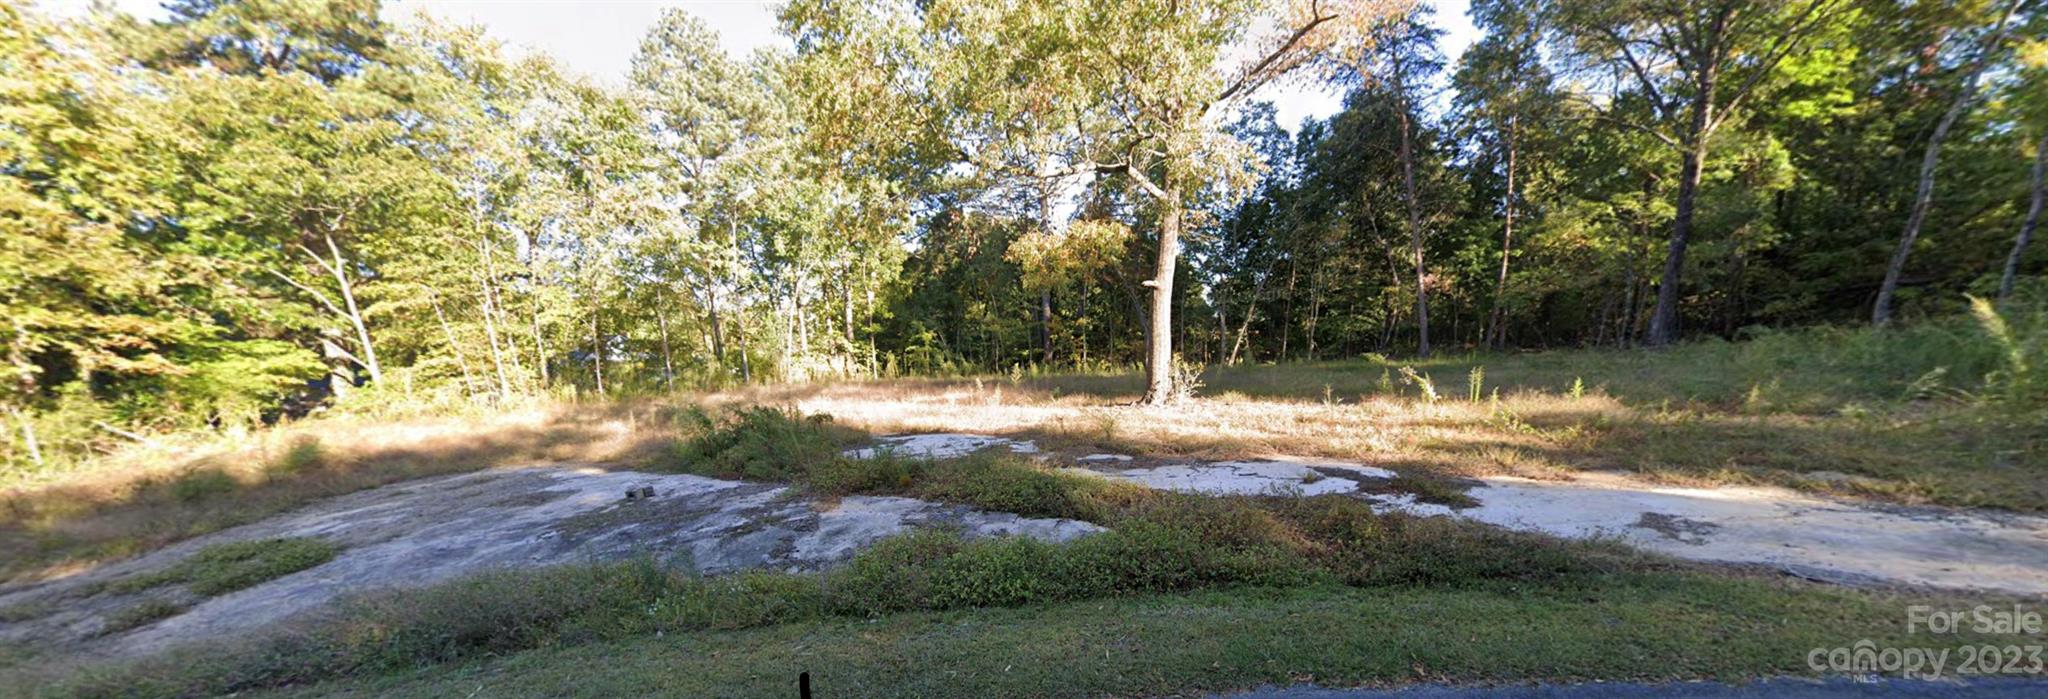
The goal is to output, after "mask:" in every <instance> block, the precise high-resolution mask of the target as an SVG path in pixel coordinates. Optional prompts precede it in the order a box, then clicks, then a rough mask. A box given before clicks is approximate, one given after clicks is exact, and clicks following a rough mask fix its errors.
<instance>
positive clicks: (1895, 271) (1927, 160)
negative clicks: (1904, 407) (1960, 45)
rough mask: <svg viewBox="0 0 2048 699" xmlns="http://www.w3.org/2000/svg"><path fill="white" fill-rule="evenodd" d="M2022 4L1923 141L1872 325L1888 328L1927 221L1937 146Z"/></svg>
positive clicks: (1975, 54)
mask: <svg viewBox="0 0 2048 699" xmlns="http://www.w3.org/2000/svg"><path fill="white" fill-rule="evenodd" d="M2026 2H2027V0H2012V2H2011V3H2010V4H2007V5H2006V6H2005V10H2004V11H2003V12H2002V13H2000V14H1999V15H1998V19H1997V20H1996V21H1995V22H1993V23H1992V24H1991V27H1990V29H1989V30H1987V31H1986V32H1985V33H1984V35H1983V39H1982V40H1981V41H1979V42H1978V43H1977V45H1976V46H1975V47H1974V50H1973V51H1972V56H1971V58H1970V60H1969V62H1968V63H1967V64H1966V65H1965V66H1964V67H1963V69H1962V74H1961V78H1960V83H1959V84H1958V85H1957V87H1956V94H1955V99H1954V101H1952V102H1950V104H1949V108H1948V111H1946V112H1943V113H1942V115H1941V121H1939V122H1937V123H1936V124H1935V125H1934V132H1933V133H1931V134H1929V135H1928V137H1927V148H1926V150H1925V151H1923V152H1922V154H1921V156H1920V179H1919V183H1918V185H1917V186H1916V188H1915V190H1914V193H1913V208H1912V211H1911V213H1908V214H1907V215H1906V228H1905V231H1904V232H1902V233H1900V234H1899V246H1898V249H1897V250H1895V251H1893V252H1892V259H1891V264H1889V265H1887V266H1886V267H1885V270H1884V283H1883V284H1881V285H1879V286H1878V288H1877V301H1876V303H1873V304H1871V308H1870V322H1871V324H1872V325H1876V326H1878V327H1884V326H1886V325H1889V324H1891V321H1892V295H1893V294H1894V293H1896V292H1897V291H1898V288H1899V276H1900V275H1902V274H1904V273H1905V271H1906V258H1907V256H1909V255H1911V254H1912V253H1913V244H1914V242H1916V241H1918V240H1919V239H1920V225H1921V224H1922V223H1925V222H1926V221H1927V209H1928V207H1930V206H1932V205H1933V203H1934V171H1935V168H1937V167H1939V166H1940V164H1941V146H1942V144H1943V142H1945V141H1947V140H1948V134H1949V131H1950V130H1951V129H1953V128H1955V125H1956V120H1957V119H1959V118H1961V117H1962V116H1963V113H1964V112H1966V111H1968V110H1969V109H1970V105H1971V104H1973V103H1975V102H1976V101H1977V84H1978V82H1979V80H1980V79H1981V78H1982V77H1983V75H1984V70H1985V69H1986V68H1988V67H1989V66H1990V65H1991V63H1992V60H1993V59H1994V58H1995V57H1996V56H1997V55H1998V54H1999V53H2000V51H2001V50H2002V49H2003V46H2004V43H2005V36H2006V31H2007V28H2008V27H2009V26H2010V23H2011V22H2012V18H2013V15H2014V13H2017V12H2019V10H2020V8H2021V7H2023V6H2025V5H2026Z"/></svg>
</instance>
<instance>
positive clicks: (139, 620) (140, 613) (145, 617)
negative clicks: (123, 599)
mask: <svg viewBox="0 0 2048 699" xmlns="http://www.w3.org/2000/svg"><path fill="white" fill-rule="evenodd" d="M185 609H186V607H185V605H182V604H178V603H177V602H172V601H170V600H167V599H160V598H156V597H151V598H148V599H144V600H142V601H140V602H136V603H135V604H132V605H129V606H128V607H127V608H125V609H122V610H121V611H118V612H115V613H113V614H111V615H109V616H108V617H107V624H106V626H103V627H101V628H100V633H102V634H113V633H120V632H122V631H127V630H130V629H135V628H140V627H143V626H148V625H150V624H153V623H156V622H158V621H162V620H164V619H169V618H171V617H174V616H177V615H179V614H183V613H185Z"/></svg>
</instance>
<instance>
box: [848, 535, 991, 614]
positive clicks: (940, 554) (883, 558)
mask: <svg viewBox="0 0 2048 699" xmlns="http://www.w3.org/2000/svg"><path fill="white" fill-rule="evenodd" d="M961 544H962V542H961V540H960V537H959V535H958V534H954V533H951V532H942V531H929V530H927V531H917V532H912V533H909V534H904V535H902V536H896V537H891V538H889V539H884V540H882V541H880V542H877V543H876V544H875V545H874V547H873V548H870V549H868V550H867V551H866V552H863V553H861V554H860V555H858V556H855V557H854V558H853V560H851V561H848V562H847V564H846V566H845V567H842V568H840V569H838V570H836V571H833V572H832V573H830V574H828V575H826V577H825V589H826V596H827V601H828V604H829V605H830V607H831V609H832V610H833V611H834V612H837V613H840V614H853V615H859V616H878V615H881V614H887V613H889V612H897V611H903V610H907V609H918V608H922V607H924V606H925V605H926V602H925V601H926V600H928V599H930V597H931V570H932V568H933V567H934V566H936V565H937V564H938V562H939V561H942V560H945V559H946V558H947V557H949V556H952V555H953V554H954V553H956V552H958V551H959V550H960V547H961Z"/></svg>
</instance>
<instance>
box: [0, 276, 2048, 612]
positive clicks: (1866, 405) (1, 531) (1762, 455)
mask: <svg viewBox="0 0 2048 699" xmlns="http://www.w3.org/2000/svg"><path fill="white" fill-rule="evenodd" d="M2044 317H2048V315H2044V314H2043V313H2041V312H2039V311H2038V310H2036V311H2029V312H2018V311H2015V312H2008V313H2007V314H2006V316H2004V317H2001V319H2000V323H2001V324H2000V325H1996V326H1993V327H1996V328H1998V332H1997V333H1993V334H1988V335H1987V333H1986V331H1985V330H1984V328H1985V327H1986V325H1985V323H1984V322H1982V321H1979V320H1972V319H1969V318H1955V319H1947V320H1940V321H1935V322H1928V323H1922V324H1917V325H1911V326H1906V327H1901V328H1896V329H1893V330H1891V331H1888V332H1883V333H1878V332H1872V331H1869V330H1865V329H1839V328H1813V329H1805V330H1797V331H1785V332H1758V333H1755V334H1754V335H1753V337H1751V338H1750V339H1749V340H1747V341H1745V342H1739V343H1728V342H1721V341H1716V340H1707V341H1700V342H1694V343H1689V344H1685V345H1681V346H1679V347H1675V348H1671V349H1668V350H1664V351H1657V352H1640V351H1611V350H1599V351H1553V352H1535V353H1518V354H1507V355H1472V354H1466V355H1458V354H1450V355H1443V356H1439V357H1437V358H1435V359H1432V360H1429V361H1424V362H1415V361H1392V360H1387V359H1385V358H1380V357H1365V358H1357V359H1350V360H1344V361H1336V362H1324V363H1314V364H1283V365H1253V366H1240V367H1213V368H1211V369H1210V370H1209V371H1208V372H1207V373H1206V374H1204V375H1203V377H1202V381H1203V383H1204V384H1205V385H1204V387H1203V388H1202V390H1201V391H1199V397H1198V399H1197V401H1198V402H1197V404H1196V405H1195V406H1193V407H1190V408H1184V409H1178V410H1153V409H1142V408H1132V407H1127V406H1126V405H1124V404H1126V403H1128V402H1130V401H1132V400H1134V399H1135V398H1136V397H1137V396H1138V395H1139V393H1140V392H1141V389H1142V386H1141V381H1142V379H1141V377H1139V376H1138V375H1137V374H1136V373H1133V372H1128V371H1126V372H1121V373H1119V372H1096V373H1081V374H1036V373H1033V374H1030V375H1026V374H1025V373H1023V372H1018V373H1014V374H1011V375H1007V376H995V377H980V378H964V379H943V380H941V379H894V380H888V381H873V382H852V383H840V384H834V385H794V386H754V387H748V388H743V389H738V390H732V391H725V392H718V393H708V394H698V395H689V396H680V397H675V398H670V399H661V400H638V401H632V402H624V403H601V404H570V403H561V404H545V405H533V406H523V407H522V406H513V407H510V408H503V409H497V410H491V411H483V410H479V411H477V412H475V413H473V414H464V413H455V414H451V415H447V416H441V417H422V416H397V417H378V416H348V415H341V416H335V417H331V418H323V419H318V420H310V421H305V422H301V423H296V424H292V425H287V426H284V427H282V428H279V429H275V430H268V431H264V432H259V433H257V434H254V435H245V436H234V435H227V436H218V437H204V436H200V435H193V436H184V437H175V438H173V437H166V438H162V439H160V440H159V443H158V444H156V445H153V446H144V445H136V446H134V447H132V448H131V449H130V450H129V451H125V452H122V453H120V454H116V455H113V456H110V457H108V458H106V459H103V460H101V461H98V462H95V463H93V464H90V465H88V466H87V467H85V468H82V469H79V470H75V471H68V472H63V473H39V474H0V487H6V488H7V490H6V491H4V492H0V579H8V580H23V579H40V578H47V577H51V576H55V575H61V574H63V573H65V572H67V571H73V570H77V569H79V568H82V567H87V566H91V565H95V564H97V563H99V562H102V561H106V560H113V559H119V558H124V557H127V556H132V555H135V554H138V553H142V552H146V551H149V550H153V549H155V548H158V547H161V546H163V545H165V544H168V543H171V542H174V541H178V540H181V539H185V538H189V537H191V536H196V535H199V534H204V533H207V532H212V531H218V530H220V529H224V528H227V527H231V526H235V525H239V524H245V523H248V522H251V521H254V520H257V519H261V518H263V517H266V516H269V515H271V514H275V513H278V512H282V511H286V510H289V509H292V508H295V507H298V506H300V505H303V504H305V503H307V502H311V501H313V500H317V499H321V498H326V497H332V496H334V495H339V494H343V493H347V492H351V491H355V490H360V489H363V488H369V487H375V486H379V485H384V484H388V483H393V482H397V481H402V480H408V479H412V478H419V477H423V476H432V475H441V474H447V473H456V472H462V471H473V470H477V469H483V468H491V467H495V466H501V465H509V464H519V463H530V462H541V461H577V462H585V463H599V464H608V465H611V466H616V467H624V468H666V469H671V470H674V469H686V468H694V467H686V466H683V465H681V463H682V462H684V460H685V457H687V456H688V455H686V454H681V453H680V452H679V450H678V448H677V445H678V444H681V443H683V442H684V441H686V440H688V439H689V438H690V437H692V436H693V435H695V434H698V433H700V432H702V431H704V430H707V429H711V428H713V427H715V424H714V423H716V422H717V420H712V419H710V418H707V417H704V415H705V413H703V412H700V411H698V410H697V406H700V405H701V406H709V407H713V408H716V407H718V406H733V405H741V406H744V405H762V404H767V405H786V406H790V407H791V409H794V410H797V411H801V412H803V413H805V414H816V413H827V414H831V415H833V416H834V418H835V419H834V422H833V423H832V429H831V430H830V432H831V433H832V434H831V435H828V436H830V437H831V438H832V439H833V440H834V442H833V443H836V440H841V439H846V438H849V437H850V436H851V435H854V434H857V433H859V432H869V433H885V432H923V431H957V432H981V433H993V434H1004V435H1009V436H1015V437H1022V438H1031V439H1037V440H1039V441H1040V444H1041V445H1042V446H1046V447H1049V448H1054V449H1061V450H1067V451H1072V452H1087V451H1120V452H1124V453H1134V454H1146V455H1151V456H1160V457H1173V456H1192V457H1206V458H1241V457H1259V456H1266V455H1272V454H1294V455H1303V456H1326V457H1334V458H1343V459H1356V460H1362V461H1367V462H1370V463H1373V464H1375V465H1380V466H1386V467H1389V468H1394V469H1396V470H1398V471H1401V472H1402V473H1403V474H1404V475H1412V476H1415V477H1417V478H1425V479H1434V480H1438V481H1447V480H1450V479H1455V478H1458V477H1470V476H1482V475H1492V474H1507V475H1520V476H1527V477H1535V478H1556V477H1560V476H1562V475H1566V474H1569V473H1571V472H1574V471H1583V470H1591V469H1618V470H1626V471H1632V472H1635V473H1637V474H1640V475H1643V476H1646V477H1649V478H1653V479H1658V480H1663V481H1668V482H1674V483H1681V484H1715V483H1749V484H1756V483H1761V484H1775V485H1782V486H1786V487H1792V488H1799V489H1804V490H1812V491H1819V492H1826V493H1832V494H1838V495H1845V496H1854V497H1867V498H1874V499H1880V500H1886V501H1891V502H1900V503H1907V504H1938V505H1955V506H1970V507H1992V508H2002V509H2007V510H2014V511H2022V512H2042V511H2048V478H2042V477H2041V474H2042V473H2044V472H2048V408H2044V407H2043V405H2042V401H2044V400H2048V388H2044V387H2043V386H2042V383H2041V382H2042V381H2043V380H2044V379H2043V377H2044V376H2048V372H2042V371H2039V370H2038V369H2034V370H2031V371H2026V370H2021V369H2024V368H2026V367H2038V366H2042V365H2048V360H2044V359H2042V358H2040V357H2038V356H2036V355H2039V354H2040V352H2041V348H2042V347H2048V343H2044V341H2043V337H2044V333H2048V330H2044V328H2048V322H2043V321H2042V320H2041V319H2042V318H2044ZM1996 338H2003V339H1996ZM2015 358H2017V359H2015ZM1401 368H1409V369H1412V370H1414V371H1415V372H1416V373H1417V375H1418V376H1426V377H1429V378H1430V381H1429V383H1430V385H1432V386H1435V387H1436V388H1437V389H1439V390H1438V393H1439V396H1438V399H1437V400H1435V401H1429V400H1427V399H1426V398H1424V397H1423V396H1422V395H1421V389H1420V388H1419V386H1418V385H1417V384H1416V382H1413V381H1408V380H1404V379H1401V378H1399V377H1400V376H1401V373H1402V372H1400V371H1399V369H1401ZM1475 370H1481V371H1475ZM1461 378H1462V379H1463V380H1464V383H1465V384H1466V385H1465V386H1462V387H1461V386H1458V385H1457V384H1458V383H1459V382H1460V379H1461ZM1473 396H1481V397H1482V399H1481V400H1476V401H1475V400H1471V398H1472V397H1473ZM721 419H729V418H721ZM802 446H803V448H805V449H810V450H812V451H811V452H809V453H825V451H826V449H825V445H824V443H820V444H817V445H802ZM717 472H719V473H725V474H727V475H746V476H748V477H757V478H767V479H779V478H778V474H775V473H765V474H757V475H750V474H746V473H744V472H742V471H733V470H719V471H717ZM1816 472H1821V473H1820V475H1819V476H1813V475H1810V474H1815V473H1816ZM1834 474H1844V475H1847V476H1850V477H1849V478H1840V477H1834ZM856 475H858V474H856ZM882 475H886V474H882ZM820 485H822V486H826V487H825V488H824V489H825V490H828V491H833V490H843V491H847V492H853V491H868V490H876V489H879V486H874V485H863V484H830V483H822V482H821V483H820Z"/></svg>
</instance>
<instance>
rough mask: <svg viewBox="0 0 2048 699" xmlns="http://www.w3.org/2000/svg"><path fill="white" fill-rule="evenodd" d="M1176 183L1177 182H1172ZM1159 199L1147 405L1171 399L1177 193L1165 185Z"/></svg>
mask: <svg viewBox="0 0 2048 699" xmlns="http://www.w3.org/2000/svg"><path fill="white" fill-rule="evenodd" d="M1175 186H1177V185H1175ZM1166 194H1167V196H1164V197H1161V198H1160V201H1159V208H1160V215H1159V259H1158V260H1157V261H1156V263H1155V264H1154V266H1153V272H1152V274H1153V276H1152V279H1150V280H1147V281H1146V282H1145V285H1146V286H1149V287H1151V288H1152V317H1151V318H1150V321H1151V322H1150V324H1149V327H1150V328H1151V332H1150V333H1149V334H1148V336H1147V337H1146V338H1145V339H1146V343H1145V344H1146V353H1145V357H1146V364H1145V387H1146V388H1145V398H1144V402H1145V403H1146V404H1148V405H1161V404H1165V403H1168V402H1171V401H1172V400H1173V399H1174V398H1175V397H1176V395H1177V394H1176V393H1175V390H1174V385H1173V381H1174V376H1173V273H1174V268H1175V267H1176V266H1177V264H1178V262H1179V260H1180V222H1181V210H1180V206H1181V197H1180V191H1179V190H1178V189H1168V190H1167V192H1166Z"/></svg>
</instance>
